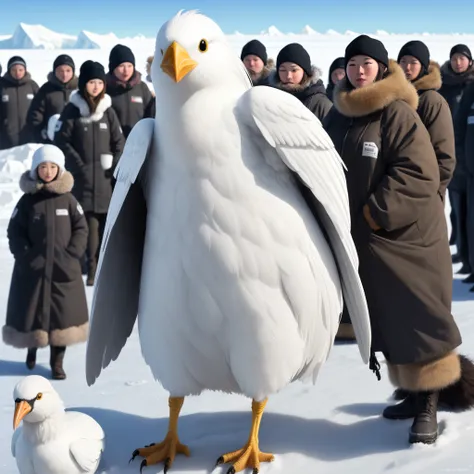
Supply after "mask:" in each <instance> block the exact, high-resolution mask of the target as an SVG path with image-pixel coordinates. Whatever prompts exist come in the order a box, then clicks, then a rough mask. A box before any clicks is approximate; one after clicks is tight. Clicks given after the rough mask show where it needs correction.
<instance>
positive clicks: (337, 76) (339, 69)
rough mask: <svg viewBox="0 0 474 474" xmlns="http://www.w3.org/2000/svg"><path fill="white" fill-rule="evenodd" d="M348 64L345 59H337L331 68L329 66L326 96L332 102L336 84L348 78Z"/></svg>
mask: <svg viewBox="0 0 474 474" xmlns="http://www.w3.org/2000/svg"><path fill="white" fill-rule="evenodd" d="M345 67H346V63H345V59H344V58H342V57H341V58H336V59H335V60H334V61H333V62H332V64H331V66H329V77H328V85H327V87H326V95H327V96H328V99H329V100H331V101H332V93H333V92H334V87H335V86H336V84H337V83H338V82H339V81H340V80H341V79H344V78H345V77H346V69H345Z"/></svg>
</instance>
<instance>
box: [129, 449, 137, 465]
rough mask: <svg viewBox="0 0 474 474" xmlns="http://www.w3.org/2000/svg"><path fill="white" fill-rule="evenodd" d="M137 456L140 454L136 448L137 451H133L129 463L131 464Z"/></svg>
mask: <svg viewBox="0 0 474 474" xmlns="http://www.w3.org/2000/svg"><path fill="white" fill-rule="evenodd" d="M137 456H138V449H135V451H133V453H132V457H131V458H130V460H129V461H128V464H130V463H131V462H132V461H134V460H135V458H136V457H137Z"/></svg>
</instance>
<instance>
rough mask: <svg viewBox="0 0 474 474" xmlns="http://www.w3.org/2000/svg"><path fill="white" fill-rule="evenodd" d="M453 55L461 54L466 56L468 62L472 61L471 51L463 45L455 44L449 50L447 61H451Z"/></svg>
mask: <svg viewBox="0 0 474 474" xmlns="http://www.w3.org/2000/svg"><path fill="white" fill-rule="evenodd" d="M455 54H462V55H464V56H466V58H467V59H469V61H472V54H471V50H470V49H469V48H468V47H467V46H466V45H465V44H457V45H455V46H453V47H452V48H451V52H450V53H449V59H451V58H452V57H453V56H454V55H455Z"/></svg>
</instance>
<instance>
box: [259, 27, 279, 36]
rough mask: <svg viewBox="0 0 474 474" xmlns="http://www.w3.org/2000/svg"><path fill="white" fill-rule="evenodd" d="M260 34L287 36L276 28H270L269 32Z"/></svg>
mask: <svg viewBox="0 0 474 474" xmlns="http://www.w3.org/2000/svg"><path fill="white" fill-rule="evenodd" d="M260 34H261V35H264V36H285V35H284V34H283V33H282V32H281V31H280V30H279V29H278V28H277V27H276V26H270V28H268V30H263V31H262V32H261V33H260Z"/></svg>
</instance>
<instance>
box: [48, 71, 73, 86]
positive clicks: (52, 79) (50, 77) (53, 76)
mask: <svg viewBox="0 0 474 474" xmlns="http://www.w3.org/2000/svg"><path fill="white" fill-rule="evenodd" d="M48 82H51V84H54V85H55V86H56V87H59V88H60V89H71V90H74V89H77V85H78V82H79V79H78V77H77V76H72V79H71V80H70V81H69V82H67V83H66V84H64V83H63V82H61V81H60V80H59V79H58V78H57V77H56V74H54V72H50V73H49V74H48Z"/></svg>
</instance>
